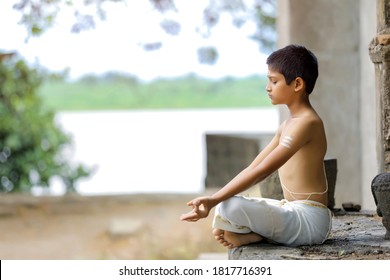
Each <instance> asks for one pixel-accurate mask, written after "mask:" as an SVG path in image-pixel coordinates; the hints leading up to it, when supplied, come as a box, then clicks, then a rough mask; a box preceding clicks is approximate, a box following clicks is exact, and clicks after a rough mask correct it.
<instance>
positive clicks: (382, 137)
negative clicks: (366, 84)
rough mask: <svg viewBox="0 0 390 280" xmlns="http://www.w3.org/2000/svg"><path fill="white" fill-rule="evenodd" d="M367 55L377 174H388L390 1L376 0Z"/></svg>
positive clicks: (389, 154)
mask: <svg viewBox="0 0 390 280" xmlns="http://www.w3.org/2000/svg"><path fill="white" fill-rule="evenodd" d="M369 54H370V57H371V60H372V62H373V63H374V65H375V79H376V98H377V154H378V166H379V172H390V0H377V36H376V37H375V38H374V39H373V40H372V41H371V44H370V47H369Z"/></svg>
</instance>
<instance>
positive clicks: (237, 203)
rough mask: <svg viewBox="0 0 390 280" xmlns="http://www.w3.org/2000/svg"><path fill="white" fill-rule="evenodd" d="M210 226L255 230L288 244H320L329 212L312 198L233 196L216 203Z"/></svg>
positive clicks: (328, 224)
mask: <svg viewBox="0 0 390 280" xmlns="http://www.w3.org/2000/svg"><path fill="white" fill-rule="evenodd" d="M213 227H214V228H219V229H222V230H226V231H231V232H236V233H250V232H255V233H257V234H259V235H261V236H262V237H264V238H266V239H269V240H272V241H274V242H277V243H281V244H284V245H288V246H300V245H312V244H321V243H323V242H324V241H325V240H326V239H327V238H328V236H329V233H330V230H331V227H332V213H331V211H330V210H329V209H328V208H327V207H326V206H325V205H323V204H321V203H319V202H317V201H312V200H296V201H287V200H285V199H283V200H275V199H267V198H248V197H242V196H234V197H231V198H229V199H227V200H225V201H223V202H221V203H220V204H218V205H217V207H216V209H215V216H214V221H213Z"/></svg>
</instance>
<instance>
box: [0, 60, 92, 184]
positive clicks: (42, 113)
mask: <svg viewBox="0 0 390 280" xmlns="http://www.w3.org/2000/svg"><path fill="white" fill-rule="evenodd" d="M42 77H43V75H42V74H41V73H39V71H37V70H36V69H35V70H33V69H30V68H29V67H28V66H27V64H26V63H25V62H24V61H23V60H22V59H20V58H18V57H17V56H16V55H15V54H1V53H0V122H1V123H0V192H16V191H29V190H30V189H31V187H32V186H48V185H49V181H50V179H51V178H52V177H53V176H58V177H60V178H62V180H63V181H64V183H65V186H66V188H67V191H75V182H76V181H77V180H78V179H79V178H81V177H83V176H87V175H88V174H89V171H88V170H87V168H85V167H84V166H82V165H75V166H72V165H71V164H70V163H68V162H67V161H66V160H65V158H64V157H63V156H62V155H63V151H64V148H66V147H67V146H68V145H70V144H71V143H70V138H69V137H68V136H67V135H66V134H65V133H63V132H62V131H61V130H60V129H59V128H58V127H57V126H56V124H55V120H54V114H53V112H50V111H48V110H46V109H45V108H44V107H43V106H42V102H41V100H40V99H39V97H38V95H37V94H36V90H37V88H38V87H39V85H40V83H41V82H42Z"/></svg>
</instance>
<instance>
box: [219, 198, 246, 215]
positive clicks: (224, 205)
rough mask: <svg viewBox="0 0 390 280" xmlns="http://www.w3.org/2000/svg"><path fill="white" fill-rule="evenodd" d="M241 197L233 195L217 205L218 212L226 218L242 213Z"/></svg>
mask: <svg viewBox="0 0 390 280" xmlns="http://www.w3.org/2000/svg"><path fill="white" fill-rule="evenodd" d="M242 204H243V203H242V198H241V197H238V196H233V197H231V198H229V199H227V200H225V201H223V202H221V203H220V205H219V212H220V214H221V215H222V216H224V217H226V218H228V219H229V218H230V219H231V218H233V217H237V215H240V213H243V207H242V206H243V205H242Z"/></svg>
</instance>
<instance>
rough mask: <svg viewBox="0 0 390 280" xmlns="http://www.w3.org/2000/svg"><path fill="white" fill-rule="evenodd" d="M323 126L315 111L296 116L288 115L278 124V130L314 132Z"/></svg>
mask: <svg viewBox="0 0 390 280" xmlns="http://www.w3.org/2000/svg"><path fill="white" fill-rule="evenodd" d="M318 128H320V129H322V128H323V122H322V119H321V118H320V116H319V115H318V114H317V113H316V112H315V111H312V112H307V113H305V114H302V115H301V116H298V117H290V118H288V119H287V120H285V121H284V122H282V124H281V125H280V128H279V132H280V133H282V132H283V131H288V132H289V133H293V132H298V131H300V132H304V131H305V132H306V133H308V132H314V131H317V129H318Z"/></svg>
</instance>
